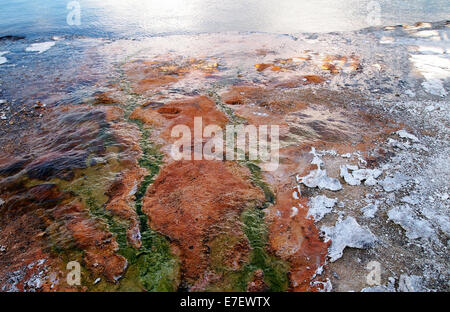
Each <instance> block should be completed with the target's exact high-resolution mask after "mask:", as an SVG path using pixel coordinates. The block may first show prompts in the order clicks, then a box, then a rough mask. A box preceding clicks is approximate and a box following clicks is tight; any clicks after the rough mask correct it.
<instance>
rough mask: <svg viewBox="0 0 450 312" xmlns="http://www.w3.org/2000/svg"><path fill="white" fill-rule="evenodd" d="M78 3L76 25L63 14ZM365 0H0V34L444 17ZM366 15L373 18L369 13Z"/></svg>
mask: <svg viewBox="0 0 450 312" xmlns="http://www.w3.org/2000/svg"><path fill="white" fill-rule="evenodd" d="M71 2H78V3H79V5H80V25H68V23H67V16H68V14H69V13H70V12H73V10H74V9H68V8H67V7H68V4H69V3H71ZM370 2H371V1H369V0H348V1H335V0H315V1H298V0H283V1H275V0H250V1H245V2H243V1H239V0H227V1H223V0H222V1H219V0H190V1H184V0H166V1H158V0H130V1H120V0H110V1H107V2H105V1H99V0H80V1H68V0H67V1H50V0H43V1H27V0H15V1H11V0H1V1H0V7H1V10H0V36H5V35H25V36H27V37H46V36H50V35H82V36H96V37H98V36H100V37H105V36H113V37H137V36H148V35H156V34H173V33H177V34H179V33H198V32H223V31H256V32H271V33H298V32H331V31H347V30H356V29H361V28H365V27H369V26H380V25H392V24H401V23H414V22H417V21H438V20H444V19H448V18H449V17H450V4H449V2H448V1H446V0H430V1H425V0H410V1H403V0H394V1H387V0H380V1H372V2H373V3H378V4H379V9H380V15H379V17H380V19H379V21H378V22H376V23H375V24H373V23H372V22H370V20H371V16H372V15H371V14H374V13H376V10H377V9H376V6H371V5H370V4H369V3H370ZM72 8H73V7H72ZM372 20H373V19H372Z"/></svg>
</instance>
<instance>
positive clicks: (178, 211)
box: [143, 161, 264, 284]
mask: <svg viewBox="0 0 450 312" xmlns="http://www.w3.org/2000/svg"><path fill="white" fill-rule="evenodd" d="M248 176H249V172H248V171H246V170H244V169H243V168H241V167H239V166H238V165H236V164H232V163H227V162H221V161H178V162H173V163H171V164H169V165H167V166H166V167H164V168H163V169H162V170H161V173H160V175H159V176H158V178H157V179H156V180H155V182H154V184H153V185H152V186H151V187H150V189H149V191H148V193H147V194H146V197H145V199H144V206H143V211H144V212H145V213H146V214H147V215H148V216H149V217H150V220H151V221H150V225H151V227H152V228H153V229H155V230H157V231H158V232H161V233H163V234H164V235H166V236H168V237H169V238H170V239H171V241H172V242H173V244H175V245H176V246H177V247H178V248H179V249H180V257H181V261H182V270H183V273H184V278H185V279H186V280H187V281H188V282H189V283H190V284H194V283H195V282H197V281H198V280H199V279H200V278H201V277H202V276H203V273H204V272H206V271H208V267H209V261H210V257H211V255H210V254H209V246H208V244H209V243H210V241H211V240H212V239H213V237H214V236H215V235H217V233H220V232H221V231H226V229H224V228H223V227H222V226H224V225H225V224H227V223H230V222H231V224H232V227H233V228H236V231H240V230H239V228H240V227H239V216H240V213H241V212H242V211H243V210H244V209H245V208H246V207H249V206H257V205H260V204H261V203H262V202H263V201H264V194H263V193H262V191H261V190H260V189H258V188H255V187H254V186H252V185H251V184H250V183H249V182H248ZM241 247H245V248H248V246H245V245H244V246H242V245H241ZM237 257H238V258H239V256H237ZM229 260H231V259H229Z"/></svg>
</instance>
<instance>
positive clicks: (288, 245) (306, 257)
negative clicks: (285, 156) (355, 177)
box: [267, 189, 328, 291]
mask: <svg viewBox="0 0 450 312" xmlns="http://www.w3.org/2000/svg"><path fill="white" fill-rule="evenodd" d="M294 192H297V191H296V190H292V189H291V190H285V191H283V192H281V193H278V194H277V203H276V205H274V206H271V207H270V208H269V214H268V216H267V222H268V224H269V244H270V248H271V249H272V250H273V251H274V253H275V254H276V255H277V256H279V257H280V258H282V259H284V260H286V261H287V262H288V263H289V264H290V271H289V282H290V285H289V286H290V290H291V291H317V290H318V288H317V287H315V286H311V280H312V278H313V276H314V274H315V272H316V270H317V269H318V268H319V267H320V266H322V265H323V264H324V262H325V257H326V255H327V252H328V244H327V243H324V242H323V241H322V239H321V238H320V232H319V230H318V229H317V228H316V226H315V225H314V221H313V220H311V219H308V218H307V214H308V199H307V198H300V196H298V197H299V198H300V199H298V200H296V199H294V197H293V193H294ZM294 207H295V208H296V209H297V210H295V209H293V208H294Z"/></svg>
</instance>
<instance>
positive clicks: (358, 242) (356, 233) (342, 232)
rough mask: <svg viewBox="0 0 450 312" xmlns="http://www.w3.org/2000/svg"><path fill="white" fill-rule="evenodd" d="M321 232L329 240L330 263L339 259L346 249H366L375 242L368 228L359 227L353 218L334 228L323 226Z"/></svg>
mask: <svg viewBox="0 0 450 312" xmlns="http://www.w3.org/2000/svg"><path fill="white" fill-rule="evenodd" d="M321 230H322V231H323V232H324V233H325V235H326V237H327V239H328V240H331V246H330V248H329V253H328V255H329V257H330V261H331V262H334V261H336V260H338V259H339V258H341V257H342V254H343V252H344V249H345V248H346V247H351V248H359V249H366V248H371V247H373V246H374V244H375V242H376V241H377V238H376V237H375V235H374V234H372V232H371V231H370V230H369V229H368V228H363V227H361V226H360V225H359V224H358V222H356V220H355V218H353V217H347V218H346V219H345V220H343V221H338V222H337V223H336V225H335V226H334V227H327V226H323V227H322V228H321Z"/></svg>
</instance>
